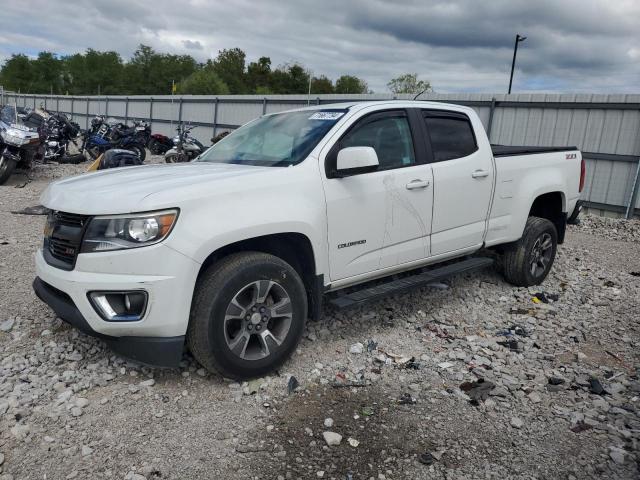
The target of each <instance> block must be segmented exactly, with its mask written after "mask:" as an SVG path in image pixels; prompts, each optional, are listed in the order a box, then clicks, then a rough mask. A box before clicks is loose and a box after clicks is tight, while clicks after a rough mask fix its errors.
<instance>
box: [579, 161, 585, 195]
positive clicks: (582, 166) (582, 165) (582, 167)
mask: <svg viewBox="0 0 640 480" xmlns="http://www.w3.org/2000/svg"><path fill="white" fill-rule="evenodd" d="M586 173H587V168H586V165H585V162H584V158H583V159H582V161H581V162H580V188H578V192H582V190H584V177H585V176H586Z"/></svg>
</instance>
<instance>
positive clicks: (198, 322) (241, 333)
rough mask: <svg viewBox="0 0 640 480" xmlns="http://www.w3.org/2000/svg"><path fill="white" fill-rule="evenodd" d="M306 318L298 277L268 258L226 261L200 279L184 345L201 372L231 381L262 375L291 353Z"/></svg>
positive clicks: (252, 256) (248, 255)
mask: <svg viewBox="0 0 640 480" xmlns="http://www.w3.org/2000/svg"><path fill="white" fill-rule="evenodd" d="M306 318H307V300H306V292H305V288H304V284H303V283H302V280H301V279H300V276H299V275H298V273H297V272H296V270H295V269H293V267H291V266H290V265H289V264H288V263H286V262H285V261H283V260H281V259H280V258H278V257H275V256H273V255H268V254H265V253H259V252H242V253H237V254H233V255H230V256H228V257H226V258H224V259H222V260H220V261H219V262H218V263H216V264H214V265H213V266H211V267H209V269H208V270H207V271H206V272H205V273H204V274H203V275H202V277H201V279H200V281H199V282H198V284H197V286H196V290H195V292H194V298H193V303H192V307H191V317H190V320H189V328H188V330H187V344H188V346H189V349H190V350H191V353H192V354H193V356H194V357H195V358H196V360H198V362H200V363H201V364H202V365H203V366H204V367H205V368H207V370H209V371H212V372H218V373H220V374H222V375H224V376H226V377H231V378H252V377H258V376H260V375H264V374H265V373H267V372H269V371H271V370H273V369H274V368H276V367H278V366H279V365H281V364H282V363H283V362H284V361H285V360H286V359H287V358H288V357H289V355H290V354H291V352H293V350H294V349H295V348H296V345H297V344H298V342H299V341H300V338H301V337H302V332H303V330H304V324H305V321H306Z"/></svg>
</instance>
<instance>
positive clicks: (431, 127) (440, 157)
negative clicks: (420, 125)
mask: <svg viewBox="0 0 640 480" xmlns="http://www.w3.org/2000/svg"><path fill="white" fill-rule="evenodd" d="M424 121H425V124H426V126H427V131H428V134H429V139H430V140H431V148H432V150H433V158H434V161H436V162H442V161H445V160H453V159H454V158H462V157H466V156H467V155H471V154H472V153H473V152H475V151H476V150H477V149H478V145H477V144H476V137H475V135H474V134H473V127H472V126H471V122H470V121H469V119H468V118H467V117H466V116H464V115H462V114H460V115H458V114H451V115H449V114H446V113H445V114H444V115H441V116H440V115H437V114H435V113H425V114H424Z"/></svg>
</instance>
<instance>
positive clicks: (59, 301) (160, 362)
mask: <svg viewBox="0 0 640 480" xmlns="http://www.w3.org/2000/svg"><path fill="white" fill-rule="evenodd" d="M33 290H34V291H35V293H36V295H37V296H38V298H39V299H40V300H42V301H43V302H44V303H46V304H47V305H49V306H50V307H51V308H52V310H53V311H54V312H56V315H57V316H58V317H60V318H61V319H62V320H64V321H65V322H67V323H69V324H70V325H73V326H74V327H76V328H77V329H78V330H80V331H82V332H84V333H86V334H87V335H91V336H93V337H97V338H100V339H101V340H103V341H104V342H105V343H106V344H107V345H108V346H109V348H111V350H113V351H114V352H115V353H117V354H119V355H122V356H123V357H127V358H130V359H132V360H135V361H137V362H140V363H145V364H147V365H153V366H157V367H177V366H178V365H179V364H180V360H181V359H182V351H183V349H184V335H181V336H177V337H111V336H109V335H103V334H101V333H98V332H96V331H95V330H94V329H93V328H91V326H90V325H89V323H87V320H86V319H85V318H84V317H83V316H82V313H80V310H78V308H77V307H76V306H75V304H74V303H73V300H71V297H69V295H67V294H66V293H64V292H62V291H60V290H58V289H57V288H55V287H53V286H51V285H49V284H48V283H45V282H43V281H42V280H41V279H40V278H38V277H36V278H35V280H34V281H33Z"/></svg>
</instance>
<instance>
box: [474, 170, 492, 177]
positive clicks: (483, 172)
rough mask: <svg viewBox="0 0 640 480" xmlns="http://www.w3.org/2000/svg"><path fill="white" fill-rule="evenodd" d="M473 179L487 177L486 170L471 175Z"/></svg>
mask: <svg viewBox="0 0 640 480" xmlns="http://www.w3.org/2000/svg"><path fill="white" fill-rule="evenodd" d="M471 176H472V177H473V178H484V177H488V176H489V172H487V171H486V170H476V171H475V172H473V173H472V174H471Z"/></svg>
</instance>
